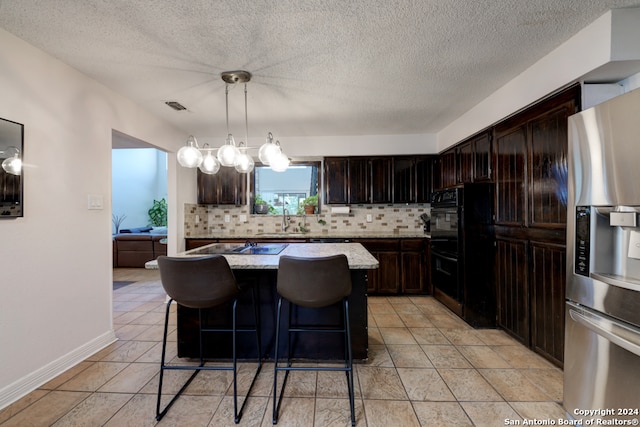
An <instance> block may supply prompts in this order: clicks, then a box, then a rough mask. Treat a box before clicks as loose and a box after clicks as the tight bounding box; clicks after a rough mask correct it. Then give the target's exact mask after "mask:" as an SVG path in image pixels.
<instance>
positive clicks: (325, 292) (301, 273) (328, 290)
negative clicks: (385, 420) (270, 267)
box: [273, 255, 356, 426]
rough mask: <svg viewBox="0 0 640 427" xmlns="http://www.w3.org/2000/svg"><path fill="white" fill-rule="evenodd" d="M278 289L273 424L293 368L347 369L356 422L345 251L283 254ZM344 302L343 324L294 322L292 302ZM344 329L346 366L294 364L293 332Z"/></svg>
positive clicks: (316, 306)
mask: <svg viewBox="0 0 640 427" xmlns="http://www.w3.org/2000/svg"><path fill="white" fill-rule="evenodd" d="M277 280H278V281H277V290H278V294H279V298H278V307H277V314H276V343H275V356H274V358H275V368H274V374H273V424H277V423H278V412H279V411H280V404H281V403H282V395H283V393H284V388H285V386H286V384H287V378H288V376H289V372H290V371H344V372H345V373H346V376H347V389H348V392H349V406H350V409H351V425H352V426H355V425H356V419H355V410H354V388H353V356H352V353H351V331H350V327H349V302H348V300H347V298H348V297H349V295H351V273H350V271H349V264H348V262H347V257H346V256H345V255H335V256H328V257H320V258H301V257H292V256H282V257H280V262H279V266H278V279H277ZM283 299H284V300H286V301H288V302H289V319H288V324H287V337H286V338H287V362H286V366H280V365H279V360H278V348H279V346H280V318H281V314H282V301H283ZM338 303H341V305H342V314H343V320H342V326H341V327H337V328H335V327H323V326H306V325H305V326H303V325H297V324H294V325H292V324H291V311H292V310H291V309H292V306H295V305H297V306H301V307H306V308H312V309H319V310H320V309H322V308H326V307H329V306H332V305H334V304H338ZM292 332H294V333H303V332H309V333H342V334H343V335H344V349H345V354H344V367H293V366H292V365H291V347H292V343H291V333H292ZM278 371H285V374H284V382H283V384H282V388H281V389H280V397H278V394H277V382H278Z"/></svg>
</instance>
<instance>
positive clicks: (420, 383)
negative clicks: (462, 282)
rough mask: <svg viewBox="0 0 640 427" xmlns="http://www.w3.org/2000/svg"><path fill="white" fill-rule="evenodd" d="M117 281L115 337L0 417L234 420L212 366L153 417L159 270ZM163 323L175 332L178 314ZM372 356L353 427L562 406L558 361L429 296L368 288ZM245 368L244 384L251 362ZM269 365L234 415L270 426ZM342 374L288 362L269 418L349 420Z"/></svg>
mask: <svg viewBox="0 0 640 427" xmlns="http://www.w3.org/2000/svg"><path fill="white" fill-rule="evenodd" d="M114 280H134V281H136V283H133V284H131V285H129V286H126V287H124V288H121V289H119V290H116V291H114V307H113V311H114V313H113V315H114V327H115V329H116V334H117V336H118V338H119V340H118V341H117V342H116V343H114V344H112V345H110V346H108V347H107V348H105V349H103V350H102V351H100V352H98V353H96V354H95V355H93V356H92V357H90V358H89V359H87V360H86V361H84V362H82V363H80V364H79V365H77V366H75V367H74V368H72V369H70V370H69V371H67V372H65V373H63V374H61V375H60V376H59V377H57V378H55V379H53V380H52V381H50V382H49V383H47V384H45V385H43V386H42V387H40V388H39V389H37V390H35V391H34V392H32V393H30V394H29V395H27V396H25V397H24V398H23V399H21V400H19V401H18V402H16V403H14V404H12V405H10V406H8V407H7V408H4V409H3V410H0V425H2V426H7V427H8V426H20V427H22V426H49V425H54V426H83V427H84V426H103V425H105V426H147V425H149V426H152V425H156V424H159V425H167V426H174V425H176V426H177V425H180V426H216V427H217V426H226V425H229V426H231V425H234V424H233V419H232V411H233V409H232V399H231V392H230V385H231V376H230V375H231V374H230V373H229V372H221V371H217V372H216V371H214V372H211V371H210V372H201V373H200V374H199V375H198V377H196V380H194V382H193V383H192V384H191V385H190V386H189V388H188V389H187V390H186V391H185V394H184V395H183V396H182V397H180V399H178V401H177V402H176V404H175V405H174V406H173V407H172V408H171V410H170V411H169V413H168V414H167V416H166V417H165V418H164V419H163V420H162V421H161V422H160V423H156V421H155V418H154V414H155V412H154V411H155V393H156V387H157V380H158V364H159V359H160V346H161V344H160V341H161V336H162V325H163V312H164V308H165V304H164V301H165V296H164V293H163V291H162V286H161V284H160V282H159V276H158V273H157V272H156V271H148V270H143V269H115V270H114ZM172 327H173V333H172V334H171V335H170V339H171V340H173V341H175V339H176V338H175V319H173V325H172ZM172 354H173V355H174V356H175V349H174V350H173V353H172ZM369 355H370V357H369V360H368V361H367V362H366V363H363V364H358V365H356V377H355V387H356V420H357V425H358V426H362V427H364V426H369V427H378V426H384V427H390V426H403V427H404V426H501V425H505V424H506V423H505V420H523V419H533V418H535V419H539V420H540V419H552V420H557V419H558V418H564V416H565V414H564V410H563V409H562V406H561V401H562V371H561V370H560V369H558V368H556V367H554V366H553V365H551V364H550V363H548V362H547V361H545V360H544V359H543V358H541V357H539V356H538V355H536V354H535V353H533V352H531V351H530V350H528V349H527V348H525V347H523V346H522V345H520V344H519V343H517V342H516V341H514V340H513V339H511V338H510V337H509V336H508V335H507V334H505V333H504V332H502V331H500V330H474V329H472V328H470V327H469V326H468V325H467V324H466V323H464V322H463V321H461V320H460V319H459V318H457V317H456V316H455V315H453V314H451V312H449V311H448V310H447V309H446V308H444V307H443V306H442V305H440V304H439V303H438V302H437V301H435V300H434V299H433V298H431V297H426V296H418V297H371V298H369ZM242 368H243V369H242V373H243V375H241V384H240V386H239V388H240V391H241V392H242V391H244V390H246V389H247V378H250V376H251V375H252V373H253V370H252V369H253V368H254V364H250V363H246V364H243V366H242ZM272 368H273V365H272V364H268V363H267V364H266V365H265V367H264V368H263V370H262V372H261V374H260V376H259V380H258V382H257V384H256V386H254V390H253V392H252V396H251V398H250V399H249V401H248V402H247V407H246V408H245V413H244V415H243V418H242V420H241V422H240V425H243V426H259V425H260V426H269V425H271V412H270V408H271V406H270V395H271V380H272V378H273V372H272ZM172 374H175V376H173V377H169V375H172ZM181 374H185V373H183V372H175V371H174V372H170V373H169V374H168V376H167V377H166V378H167V383H168V386H169V387H173V388H174V389H175V387H176V384H178V383H179V378H178V376H179V375H181ZM344 378H345V377H344V374H343V373H340V372H293V373H292V374H291V376H290V379H289V383H288V384H287V389H286V394H285V398H284V400H283V404H282V409H281V413H280V420H279V422H278V425H279V426H318V427H320V426H322V427H324V426H347V425H349V405H348V400H347V399H346V382H345V379H344Z"/></svg>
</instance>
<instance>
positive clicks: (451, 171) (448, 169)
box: [434, 148, 458, 190]
mask: <svg viewBox="0 0 640 427" xmlns="http://www.w3.org/2000/svg"><path fill="white" fill-rule="evenodd" d="M456 157H457V156H456V149H455V148H450V149H448V150H447V151H445V152H444V153H442V154H440V157H439V158H438V162H437V167H436V171H435V173H434V175H435V177H436V182H435V188H436V189H439V190H440V189H443V188H451V187H455V186H456V184H457V183H458V179H457V170H456Z"/></svg>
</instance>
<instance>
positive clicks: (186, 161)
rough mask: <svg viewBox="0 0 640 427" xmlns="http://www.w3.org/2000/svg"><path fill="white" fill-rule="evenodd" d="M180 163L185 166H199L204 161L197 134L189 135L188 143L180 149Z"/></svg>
mask: <svg viewBox="0 0 640 427" xmlns="http://www.w3.org/2000/svg"><path fill="white" fill-rule="evenodd" d="M177 156H178V163H180V166H184V167H185V168H197V167H198V166H200V163H202V152H201V151H200V147H198V140H197V139H196V137H195V136H193V135H189V138H187V145H185V146H184V147H182V148H180V149H179V150H178V154H177Z"/></svg>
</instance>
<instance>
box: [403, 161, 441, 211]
mask: <svg viewBox="0 0 640 427" xmlns="http://www.w3.org/2000/svg"><path fill="white" fill-rule="evenodd" d="M434 158H435V156H396V157H393V202H394V203H429V202H430V201H431V193H432V191H433V164H434Z"/></svg>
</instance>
